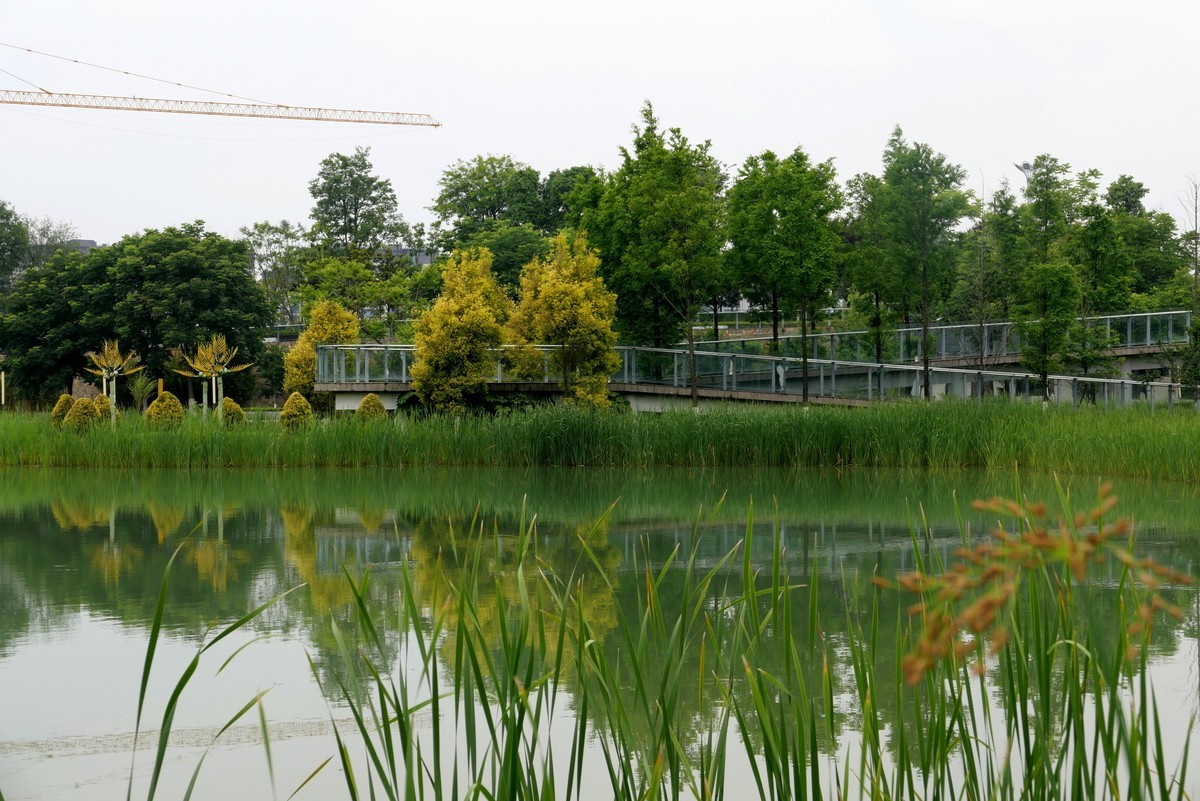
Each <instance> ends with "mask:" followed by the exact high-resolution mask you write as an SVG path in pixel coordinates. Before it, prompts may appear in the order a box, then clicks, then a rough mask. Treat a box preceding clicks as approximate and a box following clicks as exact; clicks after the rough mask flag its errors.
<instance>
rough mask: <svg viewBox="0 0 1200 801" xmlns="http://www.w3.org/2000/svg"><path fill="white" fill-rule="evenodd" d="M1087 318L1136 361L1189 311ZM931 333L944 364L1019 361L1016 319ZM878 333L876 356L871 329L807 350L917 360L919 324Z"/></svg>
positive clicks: (811, 344)
mask: <svg viewBox="0 0 1200 801" xmlns="http://www.w3.org/2000/svg"><path fill="white" fill-rule="evenodd" d="M1081 322H1082V320H1081ZM1087 322H1088V324H1089V325H1091V326H1094V327H1095V328H1097V329H1102V330H1103V332H1104V336H1105V338H1106V339H1107V340H1108V341H1111V342H1112V343H1113V346H1112V348H1111V350H1110V351H1109V352H1110V353H1111V354H1112V355H1113V356H1115V357H1118V358H1120V359H1131V358H1132V359H1133V360H1134V361H1136V357H1139V356H1154V355H1156V354H1161V353H1162V352H1163V351H1165V350H1170V349H1172V348H1176V347H1180V346H1182V345H1185V344H1187V341H1188V329H1189V327H1190V326H1191V322H1192V313H1191V312H1190V311H1160V312H1142V313H1136V314H1111V315H1105V316H1102V317H1089V318H1087ZM929 338H930V353H929V359H930V361H931V362H937V363H938V364H939V365H941V366H943V367H994V366H997V365H1003V364H1017V363H1018V362H1020V360H1021V333H1020V330H1019V325H1018V324H1016V323H1014V322H1012V321H1007V322H992V323H966V324H959V325H934V326H930V328H929ZM880 339H881V342H880V345H881V347H880V350H881V353H880V354H879V356H878V357H877V356H876V345H875V334H874V333H873V332H871V331H844V332H815V333H810V334H809V335H808V355H809V357H810V358H815V359H838V360H847V361H853V362H863V361H880V362H885V363H888V364H912V363H915V362H920V361H921V359H922V354H923V350H924V349H923V342H924V338H923V337H922V335H921V328H920V327H919V326H917V327H905V328H900V329H897V330H894V331H885V332H884V333H883V334H882V335H881V337H880ZM771 346H772V341H771V337H769V336H755V337H736V338H728V339H721V340H708V341H699V342H697V343H696V348H697V349H700V350H710V351H717V352H722V353H757V354H767V353H770V352H771ZM802 348H803V345H802V342H801V337H800V336H799V335H796V334H789V335H787V336H781V337H780V338H779V350H778V352H777V353H776V355H780V356H800V355H801V351H802ZM1155 363H1157V361H1156V360H1155ZM1134 369H1137V368H1136V367H1135V368H1134Z"/></svg>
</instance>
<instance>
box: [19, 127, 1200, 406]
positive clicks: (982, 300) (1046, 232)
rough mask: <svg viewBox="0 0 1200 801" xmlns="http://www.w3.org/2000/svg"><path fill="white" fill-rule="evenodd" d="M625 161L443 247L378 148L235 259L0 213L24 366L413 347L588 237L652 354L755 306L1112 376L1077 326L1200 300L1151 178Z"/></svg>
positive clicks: (515, 193) (771, 157) (655, 144)
mask: <svg viewBox="0 0 1200 801" xmlns="http://www.w3.org/2000/svg"><path fill="white" fill-rule="evenodd" d="M620 156H621V160H620V163H619V165H617V167H616V168H615V169H613V170H611V171H607V172H606V171H603V170H597V169H594V168H592V167H587V166H575V167H568V168H564V169H560V170H555V171H552V172H550V173H549V174H547V175H545V176H543V175H541V174H540V173H539V172H538V171H537V170H535V169H533V168H532V167H530V166H528V165H525V164H522V163H520V162H518V161H515V160H514V159H513V158H511V157H509V156H476V157H475V158H473V159H470V160H464V161H459V162H456V163H455V164H453V165H451V166H449V167H448V168H447V169H446V170H445V172H444V174H443V176H442V179H441V181H440V185H439V193H438V195H437V197H436V198H435V199H434V200H433V205H432V206H431V210H432V211H433V212H434V213H435V215H436V220H435V222H434V223H433V224H432V225H431V226H429V227H428V228H426V227H425V226H423V225H409V224H408V223H407V222H406V221H405V220H404V218H403V217H402V215H401V214H400V213H399V210H398V206H397V202H396V196H395V192H394V190H393V187H392V185H391V183H390V181H388V180H387V179H385V178H381V177H379V176H377V175H375V174H374V171H373V167H372V165H371V162H370V153H369V150H367V149H364V148H358V149H357V150H356V151H355V152H354V153H353V154H352V155H346V154H339V153H334V154H331V155H330V156H329V157H327V158H326V159H324V160H323V161H322V162H321V164H320V165H319V167H318V171H317V174H316V176H315V177H314V178H313V180H312V181H311V182H310V183H309V187H308V189H309V192H310V195H311V196H312V199H313V207H312V212H311V219H310V220H309V221H308V222H307V223H306V224H295V223H291V222H288V221H282V222H278V223H273V222H268V221H263V222H259V223H255V224H254V225H251V226H247V227H246V228H244V229H243V230H242V233H243V235H244V239H243V240H241V241H237V242H235V241H231V240H228V239H225V238H223V237H218V236H216V235H214V234H211V233H208V232H205V231H204V230H203V226H202V225H201V224H193V225H185V226H181V227H179V228H168V229H165V230H163V231H147V232H145V233H143V234H138V235H134V236H130V237H126V238H125V239H123V240H122V241H121V242H119V243H118V244H117V245H115V246H112V247H110V248H104V249H100V250H97V251H95V252H93V253H91V254H88V255H86V256H84V255H80V254H72V253H66V252H61V251H60V252H59V253H58V254H57V255H55V256H47V255H46V251H47V248H48V247H49V246H48V245H47V244H46V243H47V242H49V241H50V240H52V239H54V236H52V235H51V233H52V232H53V231H57V232H58V234H59V235H61V234H65V233H68V232H70V231H69V227H61V226H60V227H58V228H55V226H54V224H53V223H51V222H50V221H41V222H40V228H39V222H38V221H35V220H28V219H24V218H20V217H19V215H17V214H16V213H15V211H13V210H12V209H10V208H9V207H7V206H5V205H3V204H0V279H7V280H8V281H9V284H8V285H7V286H5V287H3V289H4V292H3V295H2V296H0V302H2V304H3V305H2V308H3V316H2V317H0V349H2V350H3V351H4V352H5V353H6V354H7V360H8V361H7V363H6V369H8V370H9V371H10V372H12V373H13V381H14V383H15V384H16V385H17V386H18V387H20V389H21V390H22V391H23V392H26V393H28V394H29V396H31V397H42V396H45V395H46V394H48V392H49V388H50V387H51V386H53V388H54V391H58V390H59V389H60V388H61V386H62V385H63V381H64V377H65V376H68V375H70V374H72V373H73V372H78V370H79V369H81V367H82V360H83V353H84V352H86V351H87V350H88V349H89V348H90V347H94V346H95V344H96V342H98V341H100V340H102V339H104V338H106V337H117V336H119V337H120V338H121V340H122V342H127V343H129V344H130V346H133V347H135V348H137V349H138V351H139V352H141V353H144V354H146V357H147V362H148V364H149V365H150V366H151V368H152V369H156V368H165V367H166V363H167V362H168V361H169V360H171V359H172V358H175V357H174V356H172V355H171V354H172V353H174V352H178V351H179V350H180V349H181V348H184V349H186V348H189V347H194V346H195V344H197V343H198V342H199V341H202V340H203V339H205V338H206V337H207V336H209V335H211V334H212V333H217V332H223V333H227V334H228V335H229V336H230V337H231V340H232V341H233V344H235V345H237V346H238V347H241V348H242V352H243V353H244V354H246V355H247V356H248V357H249V358H251V359H253V360H255V361H259V360H260V359H259V353H258V350H259V349H260V348H261V336H262V333H263V326H264V325H266V324H268V323H271V322H275V323H277V324H279V323H292V324H299V323H302V322H304V321H306V320H307V319H308V316H309V312H310V310H312V309H314V308H316V307H317V304H319V303H321V302H332V303H336V304H338V305H339V306H341V307H343V308H345V309H347V310H349V311H350V312H351V313H352V314H353V315H354V316H355V317H356V318H357V319H358V320H359V324H360V326H361V332H360V335H361V336H363V337H365V338H373V339H383V338H385V337H407V336H410V335H411V334H412V333H413V332H412V331H411V330H409V329H407V328H406V327H405V326H406V325H407V323H402V321H407V320H410V319H413V318H417V317H420V316H421V315H422V313H423V312H425V311H426V310H429V309H431V308H432V307H434V305H435V299H437V298H438V297H439V296H440V295H441V294H442V292H443V280H444V278H445V276H446V275H447V270H451V271H453V270H455V269H458V268H459V267H461V265H462V264H463V263H464V260H465V261H470V260H471V259H477V258H478V256H477V255H476V256H472V257H468V256H467V255H466V254H468V253H475V254H479V253H482V252H484V251H487V252H488V253H489V254H490V273H491V275H492V276H494V281H495V282H496V285H497V287H498V291H499V292H500V294H501V295H503V296H504V297H505V300H506V301H508V302H511V301H512V300H513V299H514V298H516V297H517V295H518V293H519V292H520V291H521V284H522V281H523V278H522V275H523V270H524V269H525V266H526V265H529V264H535V263H546V260H547V259H550V260H551V261H554V260H556V259H558V258H559V255H557V254H558V250H557V249H558V248H559V247H560V245H559V244H557V243H558V239H557V237H558V236H559V234H560V233H565V234H566V236H567V239H566V240H565V241H568V242H573V241H575V233H574V232H586V242H587V243H590V247H594V248H595V256H596V257H597V258H598V265H597V273H598V275H599V277H600V278H601V279H602V280H603V282H604V285H605V286H606V287H607V291H610V292H612V293H614V294H615V317H616V329H617V331H618V332H619V335H620V337H621V338H622V339H623V340H624V341H626V342H629V343H631V344H642V345H651V346H660V347H663V346H672V345H675V344H677V343H679V342H681V341H685V342H687V343H688V346H689V348H691V349H693V350H694V342H695V338H696V331H695V328H694V327H693V325H692V321H693V320H694V319H695V315H696V313H697V311H698V310H700V309H701V308H703V307H708V308H711V309H712V310H714V311H715V310H719V309H723V308H728V307H730V306H732V305H733V304H735V303H738V302H740V301H742V300H743V299H744V300H745V301H748V302H749V303H750V304H751V305H753V306H754V307H757V308H759V309H762V310H764V311H765V312H766V313H767V315H768V316H769V318H770V321H771V332H772V335H773V337H774V338H776V340H777V338H778V337H779V336H780V335H781V334H782V332H783V330H784V327H785V325H787V324H788V323H789V321H792V320H797V321H798V323H799V333H800V334H801V336H802V337H806V336H807V335H808V334H809V333H810V332H811V331H812V330H813V329H814V327H816V326H818V325H827V324H830V323H831V322H832V321H830V320H828V319H826V318H827V314H828V311H829V310H830V309H838V310H839V314H840V315H841V316H843V317H844V318H845V319H843V320H841V321H840V324H841V325H844V326H846V327H854V328H866V329H868V330H870V331H872V332H873V334H874V350H875V353H874V354H873V355H874V358H875V359H876V360H879V361H882V360H884V359H885V358H886V357H887V356H888V354H887V353H886V352H885V351H886V348H887V344H886V343H887V342H888V339H889V337H888V336H887V334H888V332H889V331H890V330H891V329H893V328H895V327H898V326H901V325H919V326H921V327H922V328H924V329H925V330H926V331H928V328H929V326H930V325H931V324H932V323H933V322H934V321H937V320H952V321H958V322H962V321H970V322H973V323H978V324H979V325H980V327H981V330H982V326H983V325H984V323H986V322H987V321H990V320H999V319H1013V318H1016V319H1023V320H1026V321H1027V322H1026V325H1025V327H1024V329H1023V331H1022V333H1023V336H1024V337H1025V339H1026V343H1027V347H1026V350H1027V352H1028V353H1029V354H1031V355H1030V357H1029V358H1030V359H1031V360H1033V359H1035V357H1036V361H1030V363H1029V366H1030V368H1031V369H1035V370H1037V371H1039V372H1044V371H1046V370H1048V369H1051V368H1053V369H1063V368H1065V367H1068V366H1070V367H1072V368H1073V369H1076V370H1078V371H1081V372H1089V373H1092V374H1094V373H1095V372H1097V371H1103V370H1104V369H1105V366H1104V364H1103V358H1102V354H1103V351H1104V348H1105V346H1106V345H1107V344H1108V343H1106V342H1105V341H1103V340H1102V339H1099V338H1098V335H1097V332H1096V330H1095V328H1094V327H1088V326H1086V325H1084V326H1080V325H1079V324H1077V323H1075V318H1076V317H1080V316H1083V317H1087V316H1089V315H1095V314H1101V313H1105V312H1118V311H1127V310H1134V309H1150V308H1167V307H1175V308H1179V307H1186V306H1194V305H1195V303H1196V290H1197V287H1196V271H1195V266H1196V264H1197V263H1198V262H1200V237H1198V236H1197V234H1196V231H1195V228H1196V226H1195V225H1193V226H1192V229H1191V230H1189V231H1187V232H1184V233H1182V234H1180V233H1179V232H1178V231H1177V229H1176V223H1175V220H1174V218H1173V217H1172V216H1171V215H1169V214H1166V213H1163V212H1160V211H1153V210H1148V209H1146V208H1145V204H1144V200H1145V196H1146V192H1147V190H1146V188H1145V187H1144V186H1143V185H1142V184H1140V183H1139V182H1137V181H1136V180H1134V179H1133V178H1131V177H1129V176H1126V175H1122V176H1119V177H1118V178H1117V179H1116V180H1115V181H1113V182H1112V183H1111V184H1109V185H1108V187H1107V188H1105V189H1104V190H1103V191H1102V189H1101V183H1100V176H1099V174H1098V173H1096V172H1095V171H1091V170H1085V171H1082V172H1076V171H1073V170H1072V169H1071V167H1070V166H1069V165H1068V164H1066V163H1064V162H1062V161H1060V160H1059V159H1057V158H1055V157H1053V156H1050V155H1042V156H1039V157H1037V158H1036V159H1035V160H1034V161H1033V162H1032V163H1029V164H1025V165H1023V169H1022V171H1023V172H1024V174H1025V177H1026V183H1025V186H1024V187H1023V188H1022V190H1021V192H1020V193H1019V194H1018V193H1017V192H1016V191H1014V189H1013V188H1012V187H1010V186H1008V185H1007V184H1002V185H1001V186H1000V187H998V188H997V189H996V190H995V191H994V192H992V193H991V194H990V195H989V196H987V197H983V196H982V193H981V194H980V195H976V194H975V193H974V192H973V191H971V190H969V189H968V188H967V187H966V186H965V174H964V171H963V170H962V168H961V167H959V166H958V165H956V164H954V163H952V162H951V161H950V160H949V159H948V158H947V157H946V156H945V155H944V154H941V153H939V152H937V151H936V150H935V149H934V148H933V147H931V146H930V145H928V144H924V143H920V142H912V141H910V140H908V139H907V138H906V137H905V136H904V134H903V132H902V131H901V130H900V129H899V128H897V129H896V130H895V131H894V132H893V133H892V135H891V137H890V138H889V139H888V141H887V143H886V145H885V147H884V150H883V157H882V169H881V171H880V172H879V173H878V174H872V173H863V174H859V175H855V176H852V177H851V178H849V179H848V180H846V181H844V182H841V181H840V180H839V177H838V175H837V173H836V170H835V167H834V164H833V162H832V160H825V161H817V160H815V159H813V158H812V157H810V156H809V155H808V154H807V153H806V152H805V151H804V150H803V149H800V148H797V149H795V150H794V151H792V152H791V153H787V154H776V153H775V152H772V151H764V152H763V153H760V154H756V155H753V156H750V157H749V158H747V159H746V160H745V161H744V163H743V164H742V165H741V166H740V167H739V168H737V169H736V170H730V169H728V168H727V167H726V166H725V165H723V164H721V163H720V162H719V161H718V160H717V159H716V158H715V157H714V156H713V155H712V152H711V146H710V144H709V142H707V141H701V142H697V141H693V140H691V139H689V138H688V137H686V136H685V135H684V134H683V133H682V132H681V131H680V130H679V129H676V128H666V127H664V126H662V125H661V124H660V122H659V120H658V119H657V117H656V116H655V114H654V110H653V108H652V107H651V106H650V104H649V103H647V104H646V105H645V107H644V108H643V109H642V113H641V118H640V121H639V123H638V124H637V125H635V126H634V128H633V140H632V142H631V143H630V144H629V145H628V146H625V147H621V148H620ZM1193 189H1194V190H1195V191H1193V192H1192V193H1191V195H1190V196H1189V198H1188V199H1187V200H1188V202H1190V204H1191V205H1190V206H1189V207H1188V208H1189V209H1190V211H1189V214H1190V217H1189V219H1190V220H1192V221H1197V220H1200V185H1197V184H1195V183H1193ZM1186 205H1187V204H1186V203H1185V206H1186ZM39 230H40V231H41V233H40V234H38V233H37V231H39ZM70 233H73V232H70ZM35 234H36V235H35ZM581 239H582V237H581ZM35 245H36V247H35ZM456 253H457V255H452V254H456ZM38 254H41V255H38ZM250 287H253V289H250ZM500 317H506V315H500ZM1039 320H1040V321H1042V322H1041V323H1040V324H1039V323H1038V322H1037V321H1039ZM500 325H501V327H503V325H504V322H503V320H501V322H500ZM714 326H715V315H714ZM718 333H719V332H718V331H716V330H714V334H713V335H714V336H716V335H718ZM252 343H253V344H252ZM930 350H931V349H930V348H928V347H926V348H924V349H923V352H924V353H925V354H928V353H929V352H930ZM268 361H270V360H268ZM693 361H694V360H693ZM156 362H160V363H161V364H156ZM159 372H160V374H166V372H165V371H163V370H160V371H159ZM928 390H929V387H928V372H927V373H926V391H927V392H928Z"/></svg>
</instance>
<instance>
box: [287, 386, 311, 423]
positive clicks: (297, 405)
mask: <svg viewBox="0 0 1200 801" xmlns="http://www.w3.org/2000/svg"><path fill="white" fill-rule="evenodd" d="M312 419H313V410H312V406H311V405H309V403H308V401H307V400H305V399H304V396H303V395H301V394H300V393H299V392H293V393H292V394H291V395H289V396H288V399H287V401H285V402H284V404H283V409H281V410H280V412H279V424H280V425H281V426H283V427H284V428H285V429H287V430H288V431H294V430H296V429H297V428H300V427H301V426H304V425H306V424H308V423H310V422H312Z"/></svg>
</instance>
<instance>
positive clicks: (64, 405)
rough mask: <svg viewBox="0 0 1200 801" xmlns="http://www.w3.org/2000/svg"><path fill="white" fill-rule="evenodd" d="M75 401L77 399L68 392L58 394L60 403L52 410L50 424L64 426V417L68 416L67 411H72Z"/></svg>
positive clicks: (58, 426) (56, 426) (57, 426)
mask: <svg viewBox="0 0 1200 801" xmlns="http://www.w3.org/2000/svg"><path fill="white" fill-rule="evenodd" d="M74 403H75V399H74V398H72V397H71V396H70V395H68V394H67V393H65V392H64V393H63V394H61V395H59V396H58V403H56V404H54V408H53V409H52V410H51V411H50V425H52V426H54V427H55V428H62V425H63V419H64V418H65V417H66V416H67V412H69V411H71V406H73V405H74Z"/></svg>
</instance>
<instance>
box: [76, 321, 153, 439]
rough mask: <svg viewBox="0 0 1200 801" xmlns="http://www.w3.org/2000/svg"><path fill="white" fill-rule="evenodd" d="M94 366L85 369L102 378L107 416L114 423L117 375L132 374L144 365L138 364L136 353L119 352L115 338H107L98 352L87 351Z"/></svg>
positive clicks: (115, 419)
mask: <svg viewBox="0 0 1200 801" xmlns="http://www.w3.org/2000/svg"><path fill="white" fill-rule="evenodd" d="M87 357H88V358H89V359H90V360H91V362H92V364H94V365H95V367H94V368H92V367H88V368H87V371H88V372H89V373H92V374H94V375H98V376H100V377H101V378H103V379H104V394H105V395H108V396H109V400H110V401H111V402H110V403H109V416H110V418H111V420H112V422H113V424H114V425H115V424H116V422H117V376H122V375H133V374H134V373H136V372H138V371H139V370H141V369H142V368H143V367H145V365H142V364H138V362H139V361H140V359H139V358H138V355H137V354H136V353H126V354H122V353H121V348H120V346H119V345H118V344H117V340H115V339H109V340H106V341H105V343H104V347H103V348H101V349H100V352H99V353H90V352H89V353H88V354H87Z"/></svg>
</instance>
